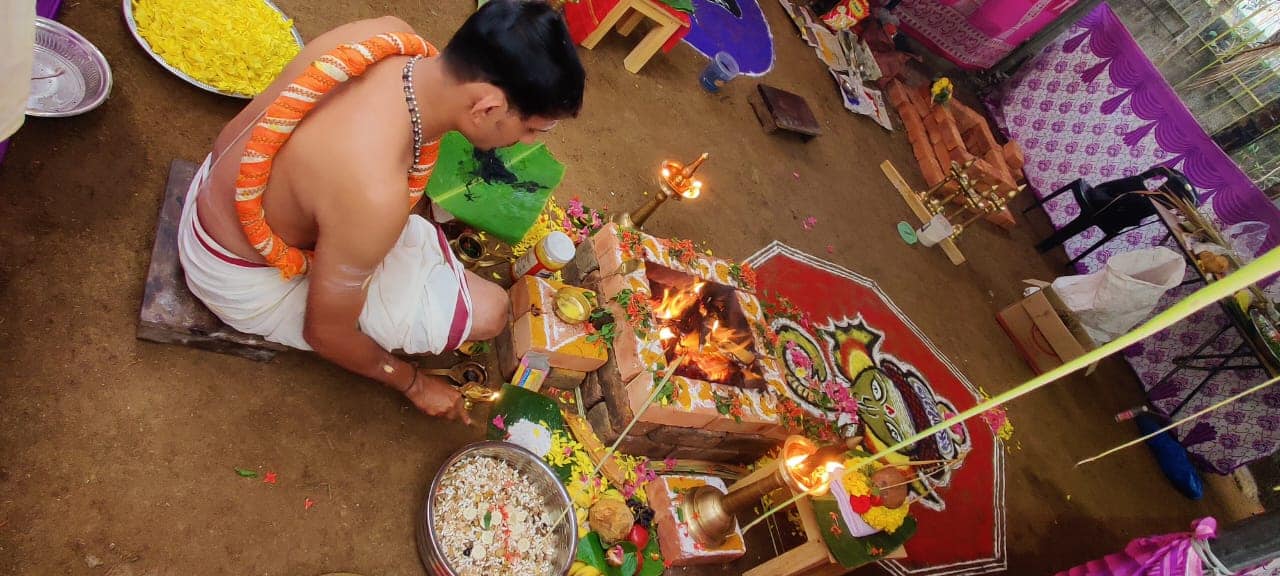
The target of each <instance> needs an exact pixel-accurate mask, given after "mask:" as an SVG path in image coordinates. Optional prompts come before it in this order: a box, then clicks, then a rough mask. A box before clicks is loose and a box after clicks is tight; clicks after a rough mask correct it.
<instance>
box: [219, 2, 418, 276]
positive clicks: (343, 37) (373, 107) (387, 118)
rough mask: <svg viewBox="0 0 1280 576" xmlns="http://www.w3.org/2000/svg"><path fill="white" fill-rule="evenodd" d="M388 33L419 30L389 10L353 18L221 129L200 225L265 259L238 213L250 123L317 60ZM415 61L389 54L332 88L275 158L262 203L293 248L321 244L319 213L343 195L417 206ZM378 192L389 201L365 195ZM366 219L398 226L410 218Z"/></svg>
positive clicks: (239, 250) (239, 252) (246, 255)
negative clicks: (411, 88) (407, 89)
mask: <svg viewBox="0 0 1280 576" xmlns="http://www.w3.org/2000/svg"><path fill="white" fill-rule="evenodd" d="M386 32H413V29H412V28H411V27H409V25H408V24H406V23H405V22H404V21H402V20H400V19H399V18H395V17H390V16H388V17H384V18H377V19H372V20H362V21H359V22H353V23H351V24H347V25H344V26H341V27H339V28H335V29H333V30H331V31H329V32H326V33H324V34H322V35H320V36H319V37H317V38H315V39H314V40H312V41H311V42H309V43H308V44H307V45H306V47H305V48H303V50H302V52H301V53H299V54H298V57H297V58H295V59H294V60H293V62H291V63H290V64H289V65H288V66H287V67H286V68H285V70H284V72H282V73H281V74H280V77H279V78H278V79H277V80H276V81H275V82H273V83H272V84H271V86H270V87H268V88H267V90H266V91H264V92H263V93H262V94H259V95H258V96H257V97H256V98H254V99H253V101H252V102H251V103H250V104H249V105H248V106H247V107H245V109H244V110H242V111H241V112H240V113H239V114H237V115H236V117H235V118H234V119H233V120H232V121H231V122H229V123H228V124H227V126H226V127H225V128H223V130H222V132H221V133H219V134H218V137H217V139H216V140H214V145H213V150H214V157H213V162H214V165H213V170H212V173H211V177H210V179H209V181H208V184H207V185H206V187H205V189H202V190H201V191H200V197H199V199H198V202H199V211H198V214H199V217H200V222H201V224H203V225H204V227H205V230H206V231H207V232H208V233H209V235H210V236H212V237H213V239H214V240H216V241H217V242H218V243H219V244H221V245H222V246H223V247H225V248H226V249H228V250H230V251H231V252H233V253H235V255H236V256H239V257H240V258H243V259H245V260H248V261H251V262H265V261H266V260H264V259H263V258H262V256H261V255H259V254H258V251H257V250H254V248H253V246H251V245H250V244H249V241H248V239H246V238H245V235H244V232H243V230H242V229H241V226H240V221H239V219H238V218H237V217H236V210H235V188H236V186H235V183H236V174H237V172H238V170H239V168H240V156H241V155H242V154H243V153H244V147H245V143H246V142H247V141H248V140H249V133H250V130H251V129H252V127H253V125H254V124H256V123H257V122H258V120H260V117H261V115H262V113H263V111H264V110H266V108H267V106H268V105H269V104H270V103H271V102H273V101H274V100H275V99H276V97H277V96H279V95H280V92H281V91H282V90H284V89H285V87H287V86H288V84H289V82H291V81H293V79H294V78H297V77H298V76H299V75H300V74H302V72H303V71H305V70H306V68H307V66H310V65H311V62H313V61H314V60H315V59H316V58H318V57H320V56H321V55H323V54H324V53H326V52H328V51H330V50H332V49H333V48H335V47H337V46H338V45H340V44H345V43H352V42H359V41H362V40H365V39H368V38H371V37H373V36H375V35H377V34H381V33H386ZM407 60H408V57H407V56H400V57H392V58H388V59H387V60H386V61H384V62H381V63H379V64H378V65H376V66H372V67H371V68H370V69H369V71H368V72H366V73H365V75H364V76H362V77H360V78H357V79H354V80H352V81H349V82H347V83H346V84H343V85H342V86H339V87H338V88H337V89H335V90H334V91H333V92H331V93H329V94H328V95H326V96H325V97H324V99H323V100H321V101H320V103H319V104H318V105H317V106H316V108H315V109H314V110H313V111H312V112H311V113H310V114H309V115H308V116H307V119H306V122H302V123H301V124H299V125H298V128H297V129H296V130H295V131H294V133H293V135H292V136H291V137H290V138H289V143H288V145H287V146H285V147H283V148H282V149H281V150H280V152H279V154H278V155H277V156H276V159H275V162H274V164H273V167H272V172H271V180H270V182H269V184H268V186H267V192H266V193H265V194H264V195H263V209H264V211H265V212H266V217H267V223H268V224H270V225H271V228H272V230H274V231H275V232H276V233H277V234H279V235H280V237H282V238H284V239H285V240H286V241H288V242H289V244H290V245H292V246H297V247H299V248H308V249H311V248H314V247H315V242H316V238H317V234H318V227H317V224H316V220H317V219H316V214H317V212H319V211H323V210H325V209H326V208H329V207H330V206H331V205H332V204H334V203H335V202H334V200H335V198H334V196H336V195H360V196H362V197H360V198H352V199H350V200H353V201H356V202H360V201H379V200H382V201H389V202H399V203H400V204H401V205H403V206H405V207H407V206H408V203H407V201H406V200H405V198H406V197H407V196H406V194H407V192H406V189H405V185H404V183H405V173H406V171H407V170H408V168H409V163H410V161H411V159H410V155H411V154H412V152H411V151H412V148H413V139H412V132H411V130H410V123H409V111H408V108H407V107H406V105H405V101H404V98H403V95H402V94H403V93H402V92H401V88H400V86H401V75H400V71H401V68H402V67H403V66H404V63H405V62H406V61H407ZM353 120H358V121H359V122H358V123H357V122H353ZM353 179H356V180H353ZM375 194H376V195H385V196H388V197H390V198H388V199H385V200H384V199H382V198H369V197H367V196H363V195H375ZM405 217H408V210H407V209H406V210H405ZM367 224H371V225H374V226H379V227H385V228H386V229H387V230H390V231H392V232H398V231H399V230H400V228H401V227H403V225H404V219H403V218H401V219H400V220H399V221H382V222H373V223H367Z"/></svg>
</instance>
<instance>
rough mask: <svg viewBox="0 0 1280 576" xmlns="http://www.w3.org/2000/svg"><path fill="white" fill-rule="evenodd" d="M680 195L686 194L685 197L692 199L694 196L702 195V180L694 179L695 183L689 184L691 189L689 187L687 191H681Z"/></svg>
mask: <svg viewBox="0 0 1280 576" xmlns="http://www.w3.org/2000/svg"><path fill="white" fill-rule="evenodd" d="M680 195H681V196H684V197H685V198H686V199H688V200H692V199H694V198H697V197H698V196H701V195H702V181H701V180H694V181H693V184H692V185H691V186H689V189H688V190H685V191H683V192H681V193H680Z"/></svg>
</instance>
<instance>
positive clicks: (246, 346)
mask: <svg viewBox="0 0 1280 576" xmlns="http://www.w3.org/2000/svg"><path fill="white" fill-rule="evenodd" d="M197 169H199V166H197V165H196V164H195V163H193V162H188V161H186V160H174V161H173V162H172V163H171V164H170V165H169V180H168V182H166V183H165V189H164V201H163V202H162V203H161V204H160V217H159V218H158V219H157V220H156V242H155V244H154V245H153V246H152V248H151V267H150V268H148V269H147V282H146V284H145V285H144V286H145V287H144V289H143V293H142V311H141V312H140V314H139V318H138V332H137V336H138V338H139V339H141V340H150V341H152V342H159V343H162V344H180V345H183V346H191V347H193V348H201V349H204V350H212V351H214V352H221V353H223V354H233V355H235V356H241V357H244V358H249V359H250V360H258V361H262V362H265V361H267V360H270V359H271V358H273V357H274V356H275V355H276V353H277V352H281V351H284V350H287V348H285V347H284V346H281V345H280V344H276V343H275V342H268V341H266V340H264V339H263V338H262V337H261V336H256V335H253V334H245V333H243V332H238V331H236V330H235V329H233V328H231V327H230V326H227V325H226V324H223V323H222V321H221V320H218V318H217V317H216V316H214V315H213V313H212V312H210V311H209V309H208V308H205V306H204V304H202V303H200V300H198V299H196V297H195V295H194V294H192V293H191V291H190V290H188V289H187V282H186V279H185V278H184V277H183V275H182V264H181V263H179V262H178V221H179V220H181V218H182V204H183V202H184V201H185V200H186V198H187V189H188V188H189V187H190V186H191V180H192V179H193V178H195V175H196V170H197Z"/></svg>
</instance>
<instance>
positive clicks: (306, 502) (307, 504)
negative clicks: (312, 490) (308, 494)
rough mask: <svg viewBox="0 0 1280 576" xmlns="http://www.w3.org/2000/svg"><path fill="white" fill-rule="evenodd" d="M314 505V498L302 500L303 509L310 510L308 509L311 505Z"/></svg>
mask: <svg viewBox="0 0 1280 576" xmlns="http://www.w3.org/2000/svg"><path fill="white" fill-rule="evenodd" d="M315 505H316V501H315V500H312V499H310V498H307V499H306V500H303V501H302V509H303V510H310V509H311V507H312V506H315Z"/></svg>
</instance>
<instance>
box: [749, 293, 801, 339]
mask: <svg viewBox="0 0 1280 576" xmlns="http://www.w3.org/2000/svg"><path fill="white" fill-rule="evenodd" d="M762 296H763V297H762V298H761V304H762V305H763V306H764V314H765V317H767V318H770V319H774V318H786V319H788V320H791V321H793V322H795V323H797V324H799V325H800V326H802V327H804V329H805V330H813V319H812V317H810V315H809V313H808V312H805V311H804V310H801V309H800V307H799V306H796V303H795V302H792V301H791V299H790V298H787V297H786V296H783V295H781V294H774V295H770V294H769V293H768V292H765V293H763V294H762Z"/></svg>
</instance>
